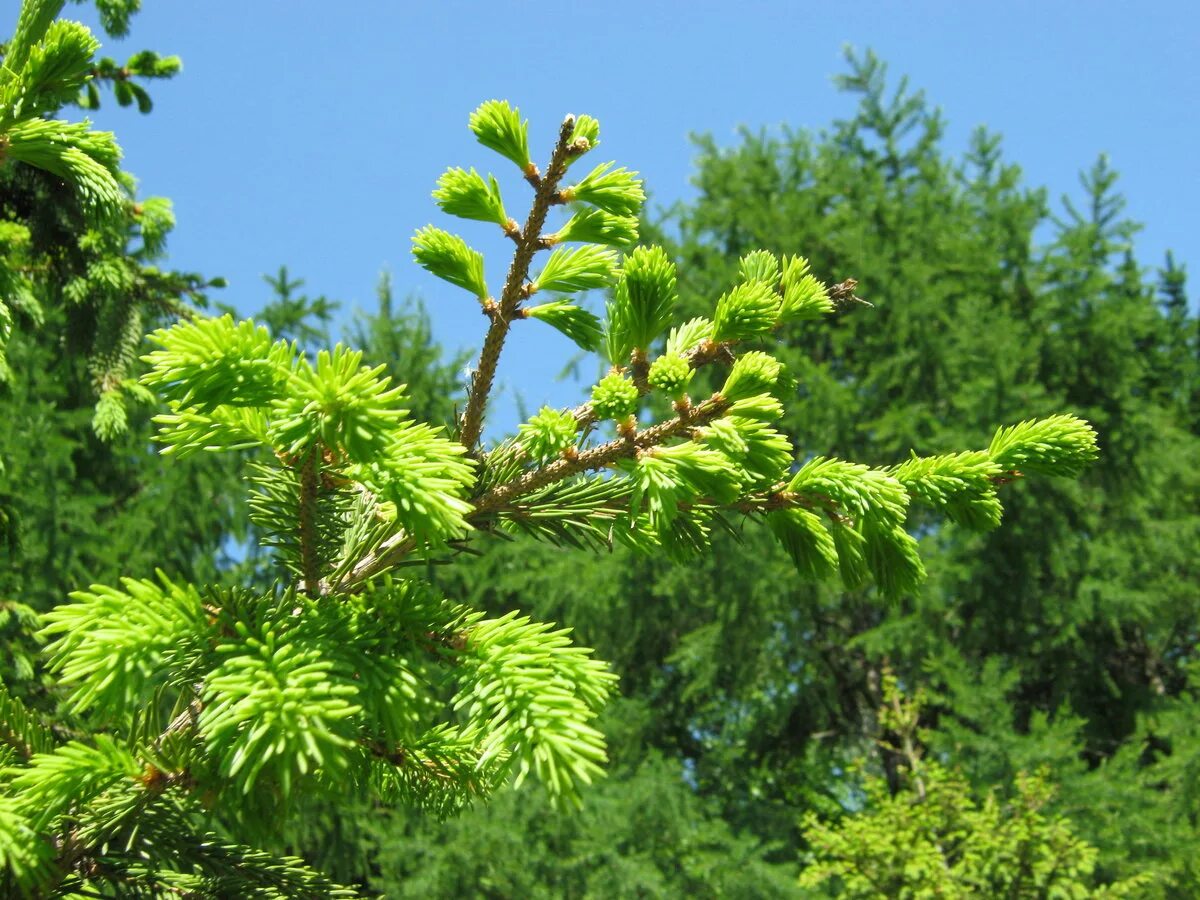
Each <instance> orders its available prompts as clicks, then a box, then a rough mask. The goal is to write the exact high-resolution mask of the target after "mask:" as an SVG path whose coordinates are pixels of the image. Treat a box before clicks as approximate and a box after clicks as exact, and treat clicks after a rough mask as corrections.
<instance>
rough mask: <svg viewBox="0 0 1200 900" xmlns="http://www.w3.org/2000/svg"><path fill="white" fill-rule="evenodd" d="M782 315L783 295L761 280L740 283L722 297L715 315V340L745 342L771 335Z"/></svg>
mask: <svg viewBox="0 0 1200 900" xmlns="http://www.w3.org/2000/svg"><path fill="white" fill-rule="evenodd" d="M778 318H779V295H778V294H776V292H775V291H774V289H773V288H771V286H770V285H767V284H764V283H763V282H761V281H750V282H746V283H745V284H739V285H738V286H737V287H735V288H733V290H731V291H729V292H728V293H726V294H723V295H722V296H721V299H720V300H718V301H717V311H716V314H715V315H714V316H713V340H714V341H720V342H724V341H744V340H748V339H749V338H753V337H758V336H760V335H764V334H768V333H769V332H770V331H771V329H773V328H774V327H775V323H776V321H778Z"/></svg>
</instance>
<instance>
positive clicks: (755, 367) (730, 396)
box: [721, 350, 783, 402]
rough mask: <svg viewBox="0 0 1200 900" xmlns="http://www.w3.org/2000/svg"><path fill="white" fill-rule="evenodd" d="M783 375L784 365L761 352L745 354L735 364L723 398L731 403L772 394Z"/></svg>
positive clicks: (724, 389)
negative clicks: (756, 395) (759, 395)
mask: <svg viewBox="0 0 1200 900" xmlns="http://www.w3.org/2000/svg"><path fill="white" fill-rule="evenodd" d="M782 374H783V365H782V364H781V363H780V362H779V360H777V359H775V357H773V356H768V355H767V354H766V353H763V352H762V351H761V350H751V351H750V352H749V353H743V354H742V355H741V356H739V357H738V358H737V359H736V360H735V361H734V363H733V368H732V369H730V370H729V375H728V377H727V378H726V379H725V384H724V386H723V387H722V388H721V396H723V397H724V398H725V399H726V400H729V401H731V402H736V401H738V400H745V399H748V398H750V397H753V396H754V395H755V394H766V393H770V392H771V390H773V389H774V387H775V385H776V384H777V383H778V382H779V378H780V376H781V375H782Z"/></svg>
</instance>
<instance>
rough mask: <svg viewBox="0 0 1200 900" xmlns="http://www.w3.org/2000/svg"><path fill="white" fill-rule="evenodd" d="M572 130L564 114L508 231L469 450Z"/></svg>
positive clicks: (470, 411)
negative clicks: (526, 204) (506, 259)
mask: <svg viewBox="0 0 1200 900" xmlns="http://www.w3.org/2000/svg"><path fill="white" fill-rule="evenodd" d="M574 130H575V117H574V116H567V118H566V119H565V120H564V121H563V124H562V127H561V128H560V129H559V133H558V143H557V144H556V145H555V147H554V153H553V155H551V157H550V165H549V166H547V168H546V174H545V175H544V176H542V177H540V178H538V179H537V180H536V182H532V181H531V183H533V184H534V187H535V188H536V191H535V193H534V197H533V205H532V206H531V207H530V209H529V218H528V219H526V220H525V227H523V228H521V229H520V231H519V232H518V233H510V237H512V239H513V240H514V241H515V242H516V245H517V249H516V252H514V253H513V260H512V264H511V265H510V266H509V268H508V277H507V278H506V279H505V280H504V290H503V292H502V293H501V294H500V303H499V309H498V311H497V313H496V315H495V316H493V317H492V322H491V325H489V326H488V331H487V336H486V337H485V338H484V340H483V349H482V350H481V351H480V353H479V365H477V366H476V367H475V375H474V377H473V378H472V379H471V387H470V389H469V391H468V394H467V406H466V409H465V410H464V411H463V416H462V424H461V428H460V430H459V440H460V441H461V442H462V444H463V446H465V447H466V448H467V450H469V451H471V452H474V450H475V445H476V444H477V443H478V442H479V434H480V432H481V431H482V430H483V413H484V410H485V409H486V408H487V400H488V394H489V393H491V390H492V382H493V380H494V379H495V377H496V365H497V364H498V363H499V361H500V351H501V350H503V349H504V340H505V338H506V337H508V328H509V324H510V323H511V321H512V320H513V319H514V318H515V317H516V313H517V307H518V306H519V304H520V302H521V300H522V299H523V298H524V294H523V293H522V292H523V290H524V288H525V283H526V280H527V279H528V277H529V264H530V263H531V262H532V261H533V255H534V254H535V253H536V252H537V251H538V250H541V249H543V245H542V241H541V233H542V226H544V225H545V223H546V214H547V212H549V210H550V207H551V206H552V205H554V203H555V202H556V200H557V198H558V183H559V181H561V180H562V177H563V175H564V173H566V171H567V162H568V160H569V159H570V157H571V155H572V154H573V153H577V152H579V151H577V150H576V149H575V148H574V147H573V146H572V144H571V134H572V132H573V131H574Z"/></svg>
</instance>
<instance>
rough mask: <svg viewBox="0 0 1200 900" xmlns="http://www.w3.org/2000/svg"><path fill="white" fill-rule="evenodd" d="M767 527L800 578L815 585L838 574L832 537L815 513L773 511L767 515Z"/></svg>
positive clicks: (792, 510) (796, 509) (801, 509)
mask: <svg viewBox="0 0 1200 900" xmlns="http://www.w3.org/2000/svg"><path fill="white" fill-rule="evenodd" d="M767 525H768V526H769V527H770V529H771V531H772V533H773V534H774V535H775V537H776V538H778V539H779V542H780V543H781V544H782V545H783V548H784V549H785V550H787V552H788V556H790V557H791V558H792V563H793V564H794V565H795V566H796V571H797V572H798V573H799V574H800V576H801V577H802V578H808V579H811V580H813V581H817V580H820V579H822V578H827V577H829V576H830V575H832V574H833V573H834V572H836V571H838V551H837V546H836V545H835V544H834V542H833V535H832V534H830V532H829V529H828V528H826V527H825V525H824V523H823V522H822V521H821V517H820V516H819V515H817V514H816V513H815V512H812V511H810V510H807V509H803V508H801V507H796V508H794V509H781V510H776V511H774V512H772V513H769V514H768V515H767Z"/></svg>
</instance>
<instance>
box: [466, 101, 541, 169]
mask: <svg viewBox="0 0 1200 900" xmlns="http://www.w3.org/2000/svg"><path fill="white" fill-rule="evenodd" d="M470 127H471V130H472V131H473V132H475V138H476V140H478V141H479V143H481V144H483V146H485V147H487V148H488V149H490V150H495V151H496V152H497V153H499V154H500V155H501V156H503V157H505V158H506V159H510V160H512V161H513V162H514V163H516V165H517V167H518V168H519V169H520V170H521V171H522V172H523V173H528V172H529V171H530V170H531V167H532V166H533V162H532V161H531V160H530V158H529V122H528V121H525V122H522V121H521V111H520V110H518V109H514V108H513V107H511V106H509V104H508V102H507V101H506V100H488V101H487V102H486V103H483V104H481V105H480V106H479V108H478V109H476V110H475V112H473V113H471V120H470Z"/></svg>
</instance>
